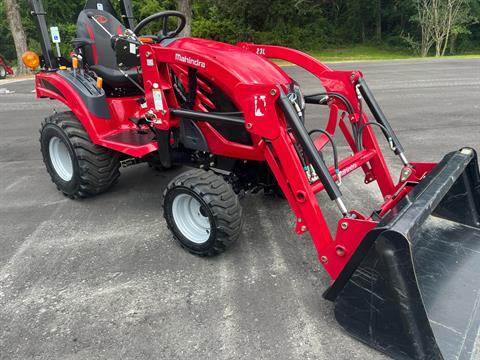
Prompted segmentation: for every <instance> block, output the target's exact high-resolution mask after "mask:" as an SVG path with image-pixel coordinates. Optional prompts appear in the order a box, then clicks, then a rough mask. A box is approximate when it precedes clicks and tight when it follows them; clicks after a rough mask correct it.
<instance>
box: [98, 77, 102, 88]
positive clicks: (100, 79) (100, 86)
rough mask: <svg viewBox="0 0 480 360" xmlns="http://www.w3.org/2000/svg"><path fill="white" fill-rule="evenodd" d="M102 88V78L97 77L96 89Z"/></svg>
mask: <svg viewBox="0 0 480 360" xmlns="http://www.w3.org/2000/svg"><path fill="white" fill-rule="evenodd" d="M102 86H103V78H101V77H100V76H99V77H97V87H98V88H99V89H101V88H102Z"/></svg>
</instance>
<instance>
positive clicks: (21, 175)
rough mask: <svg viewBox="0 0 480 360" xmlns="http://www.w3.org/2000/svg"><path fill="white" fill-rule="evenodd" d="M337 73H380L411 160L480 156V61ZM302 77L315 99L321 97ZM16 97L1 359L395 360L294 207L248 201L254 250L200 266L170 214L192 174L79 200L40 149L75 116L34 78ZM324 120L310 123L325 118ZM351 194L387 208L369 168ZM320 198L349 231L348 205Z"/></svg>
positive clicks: (2, 206) (5, 165) (1, 152)
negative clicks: (356, 323)
mask: <svg viewBox="0 0 480 360" xmlns="http://www.w3.org/2000/svg"><path fill="white" fill-rule="evenodd" d="M332 66H333V67H335V68H342V69H352V68H353V69H361V70H362V71H363V72H364V74H365V76H366V78H367V81H368V82H369V84H370V87H371V88H372V90H373V91H374V93H375V95H376V97H377V100H378V101H379V103H380V104H381V105H382V107H383V109H384V112H385V113H386V115H387V116H388V117H389V119H390V121H391V123H392V126H393V127H394V128H395V129H396V130H397V135H398V137H399V138H400V140H401V141H402V142H403V145H404V147H405V148H406V150H407V156H408V157H409V158H410V159H412V160H415V161H438V160H440V159H441V157H442V156H443V154H445V153H447V152H448V151H452V150H457V149H459V148H460V147H463V146H472V147H474V148H476V149H478V150H480V59H447V60H427V61H398V62H376V63H369V62H364V63H358V64H356V63H344V64H334V65H332ZM287 70H288V72H289V73H290V74H291V75H292V76H293V77H295V78H297V80H299V82H300V83H301V85H303V87H304V90H305V93H309V92H312V91H314V90H315V89H316V82H315V80H314V79H313V78H311V77H307V76H305V75H304V74H303V73H301V72H300V71H299V70H298V69H296V68H287ZM0 88H8V89H9V90H11V91H15V93H13V94H5V95H0V249H1V251H0V359H100V358H102V359H275V360H280V359H325V360H327V359H328V360H330V359H350V360H351V359H385V357H384V356H383V355H381V354H379V353H377V352H376V351H374V350H371V349H369V348H367V347H365V346H364V345H362V344H361V343H359V342H357V341H356V340H354V339H352V338H350V337H349V336H348V335H347V334H346V333H345V332H344V331H343V330H342V329H341V328H340V326H339V325H337V323H336V322H335V319H334V316H333V312H332V308H333V307H332V304H331V303H328V302H326V301H325V300H323V299H322V298H321V294H322V292H323V291H324V290H325V288H326V287H327V286H328V284H329V281H328V277H327V275H326V273H325V272H324V270H323V268H322V266H321V265H320V264H319V263H318V261H317V257H316V254H315V250H314V248H313V245H312V243H311V241H310V238H309V236H308V234H307V235H305V236H302V237H298V236H297V235H295V233H294V230H293V228H294V223H295V219H294V216H293V214H292V212H291V211H290V209H289V207H288V204H287V203H286V202H284V201H282V200H279V199H275V198H271V197H266V196H263V195H261V194H258V195H249V196H247V197H246V198H245V199H243V200H242V204H243V207H244V213H245V226H244V230H243V234H242V236H241V238H240V240H239V241H238V243H236V244H235V245H234V246H233V247H232V248H230V249H229V251H228V252H227V253H225V254H223V255H221V256H219V257H216V258H212V259H205V258H198V257H195V256H192V255H190V254H189V253H187V252H185V251H183V250H182V249H181V248H180V247H179V246H178V245H177V244H176V243H175V242H174V241H173V240H172V236H171V234H170V233H169V231H168V230H167V228H166V225H165V223H164V220H163V216H162V208H161V194H162V192H163V188H164V187H165V185H166V184H167V183H168V182H169V181H170V180H171V179H172V178H173V177H174V176H175V175H176V174H178V173H179V172H181V171H183V170H184V169H176V170H174V171H169V172H163V173H161V172H155V171H152V170H151V169H150V168H148V167H147V166H146V165H144V164H141V165H138V166H135V167H130V168H127V169H123V170H122V176H121V178H120V181H119V183H118V184H117V185H116V186H115V187H114V188H112V189H111V191H109V192H108V193H106V194H104V195H101V196H98V197H96V198H92V199H87V200H82V201H72V200H69V199H66V198H65V197H64V196H63V195H61V194H60V193H59V192H58V191H57V190H56V189H55V187H54V186H53V184H52V183H51V182H50V179H49V177H48V176H47V174H46V171H45V169H44V166H43V163H42V159H41V155H40V151H39V142H38V136H39V134H38V128H39V126H40V122H41V120H42V119H43V117H45V116H46V115H48V114H50V113H51V112H52V110H53V109H54V108H56V109H59V110H60V109H62V107H61V106H59V105H58V103H55V102H51V101H47V100H36V99H35V98H34V94H33V93H32V90H33V82H32V81H22V82H14V83H9V82H8V81H7V82H5V81H2V82H0ZM315 111H316V110H315V109H314V108H312V109H310V108H309V109H308V114H307V115H308V116H310V119H309V120H308V126H309V127H310V128H313V127H314V126H316V127H318V126H320V125H321V124H322V123H323V120H322V117H321V114H318V113H315ZM382 145H383V142H382ZM383 148H384V149H385V151H386V152H388V150H387V149H388V146H387V145H385V146H383ZM343 150H345V148H344V147H343ZM387 159H388V160H389V162H390V163H391V164H392V166H393V168H395V169H396V168H398V166H397V164H398V160H395V159H394V158H393V157H392V156H391V155H390V153H389V152H388V154H387ZM394 177H395V178H397V174H395V175H394ZM342 190H343V191H344V193H345V194H346V201H347V204H348V205H349V206H350V207H361V208H362V207H367V210H368V207H369V206H374V205H373V204H374V203H375V201H376V200H378V193H377V191H376V190H375V184H370V185H369V186H368V187H365V186H363V182H362V177H361V176H360V174H355V175H352V178H350V179H348V180H347V181H346V182H345V184H344V186H343V187H342ZM319 200H320V202H321V205H322V208H323V209H324V211H325V215H326V216H327V217H328V219H329V222H330V223H334V221H335V219H336V218H337V212H336V209H335V207H334V206H333V205H332V204H331V203H330V202H329V201H328V200H327V198H326V197H325V196H320V197H319ZM370 210H371V208H370ZM477 348H480V343H479V341H478V340H477ZM477 359H480V350H479V349H477Z"/></svg>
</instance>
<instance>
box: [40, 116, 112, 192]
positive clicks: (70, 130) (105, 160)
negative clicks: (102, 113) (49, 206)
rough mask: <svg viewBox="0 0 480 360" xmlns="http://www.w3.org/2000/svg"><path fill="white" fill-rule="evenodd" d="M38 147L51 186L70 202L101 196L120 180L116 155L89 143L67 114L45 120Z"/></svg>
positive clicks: (82, 130)
mask: <svg viewBox="0 0 480 360" xmlns="http://www.w3.org/2000/svg"><path fill="white" fill-rule="evenodd" d="M40 147H41V151H42V155H43V162H44V163H45V166H46V168H47V172H48V173H49V174H50V177H51V179H52V182H53V183H54V184H55V185H56V186H57V189H58V190H60V191H61V192H62V193H63V194H64V195H65V196H68V197H70V198H72V199H77V198H86V197H90V196H94V195H97V194H100V193H103V192H105V191H106V190H108V189H109V188H110V187H111V186H112V185H113V184H114V183H115V182H116V181H117V179H118V177H119V176H120V172H119V168H120V160H119V154H118V153H116V152H114V151H112V150H109V149H106V148H104V147H101V146H99V145H95V144H94V143H92V141H91V140H90V137H89V136H88V134H87V132H86V130H85V128H84V127H83V125H82V123H81V122H80V121H79V120H78V119H77V117H76V116H75V115H74V114H73V113H72V112H70V111H67V112H61V113H55V114H53V115H51V116H49V117H47V118H46V119H45V121H44V122H43V123H42V127H41V129H40Z"/></svg>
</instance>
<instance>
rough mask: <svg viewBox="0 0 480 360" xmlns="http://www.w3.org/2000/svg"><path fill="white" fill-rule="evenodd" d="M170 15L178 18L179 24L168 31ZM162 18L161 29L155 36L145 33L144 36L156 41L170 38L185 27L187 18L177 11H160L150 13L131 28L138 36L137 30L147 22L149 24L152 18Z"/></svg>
mask: <svg viewBox="0 0 480 360" xmlns="http://www.w3.org/2000/svg"><path fill="white" fill-rule="evenodd" d="M170 17H176V18H178V19H180V24H178V26H177V28H176V29H175V30H172V31H168V19H169V18H170ZM159 19H162V30H160V31H159V33H158V35H157V36H153V35H147V36H146V37H150V38H152V39H155V40H156V41H157V42H160V41H162V40H165V39H170V38H173V37H175V36H177V35H178V34H180V33H181V32H182V30H183V29H184V28H185V25H186V23H187V18H186V17H185V15H183V14H182V13H181V12H179V11H162V12H159V13H156V14H153V15H150V16H149V17H146V18H145V19H143V20H142V21H140V22H139V23H138V25H137V26H135V29H133V32H134V33H135V34H136V35H137V36H138V34H139V32H140V31H141V30H142V29H143V28H144V27H145V26H147V25H148V24H150V23H151V22H152V21H154V20H159Z"/></svg>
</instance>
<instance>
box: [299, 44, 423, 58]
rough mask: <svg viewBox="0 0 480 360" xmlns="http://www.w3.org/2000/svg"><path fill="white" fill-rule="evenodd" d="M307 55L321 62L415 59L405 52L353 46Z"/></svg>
mask: <svg viewBox="0 0 480 360" xmlns="http://www.w3.org/2000/svg"><path fill="white" fill-rule="evenodd" d="M308 53H309V54H310V55H312V56H313V57H315V58H317V59H320V60H321V61H359V60H360V61H362V60H363V61H366V60H401V59H413V58H415V57H416V56H415V55H413V54H412V53H410V52H409V51H407V50H401V49H392V48H377V47H373V46H353V47H351V48H340V49H327V50H319V51H309V52H308Z"/></svg>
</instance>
